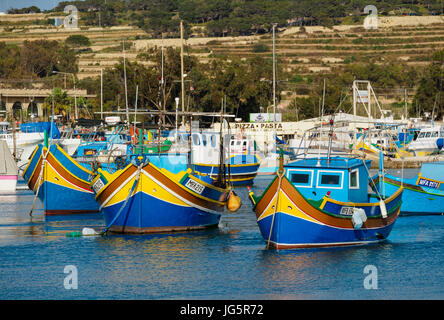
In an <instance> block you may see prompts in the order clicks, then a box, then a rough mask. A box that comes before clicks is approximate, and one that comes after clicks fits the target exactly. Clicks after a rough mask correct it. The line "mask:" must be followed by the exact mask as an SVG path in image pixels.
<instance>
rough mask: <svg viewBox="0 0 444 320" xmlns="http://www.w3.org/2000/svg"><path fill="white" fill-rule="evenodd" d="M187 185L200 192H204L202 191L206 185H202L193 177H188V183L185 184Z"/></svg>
mask: <svg viewBox="0 0 444 320" xmlns="http://www.w3.org/2000/svg"><path fill="white" fill-rule="evenodd" d="M185 187H187V188H188V189H190V190H193V191H194V192H196V193H198V194H202V191H204V189H205V187H204V186H203V185H201V184H200V183H199V182H196V181H194V180H192V179H188V181H187V183H186V184H185Z"/></svg>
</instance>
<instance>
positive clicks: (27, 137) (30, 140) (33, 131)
mask: <svg viewBox="0 0 444 320" xmlns="http://www.w3.org/2000/svg"><path fill="white" fill-rule="evenodd" d="M0 127H2V129H1V130H0V131H1V132H2V133H0V140H5V141H6V143H7V144H8V147H9V149H11V150H12V149H14V148H15V149H16V150H15V151H16V155H15V157H16V159H17V166H18V167H19V168H23V167H24V166H25V165H26V163H27V162H28V158H29V156H30V155H31V153H32V152H33V150H34V149H35V147H36V145H37V144H39V143H42V142H43V138H44V135H43V129H45V130H47V132H50V130H51V127H50V122H40V123H29V124H28V123H26V124H21V125H20V130H19V131H16V132H13V129H12V128H11V124H10V123H9V122H0ZM53 129H54V131H53V134H54V135H55V136H56V135H57V132H58V131H57V132H56V129H57V127H55V126H53ZM14 140H15V141H14Z"/></svg>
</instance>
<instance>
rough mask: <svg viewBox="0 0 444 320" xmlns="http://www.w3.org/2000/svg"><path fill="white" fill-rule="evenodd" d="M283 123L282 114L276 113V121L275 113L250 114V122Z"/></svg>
mask: <svg viewBox="0 0 444 320" xmlns="http://www.w3.org/2000/svg"><path fill="white" fill-rule="evenodd" d="M275 121H276V122H281V121H282V113H276V120H275V119H274V113H250V122H275Z"/></svg>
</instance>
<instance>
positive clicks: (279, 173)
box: [267, 171, 284, 249]
mask: <svg viewBox="0 0 444 320" xmlns="http://www.w3.org/2000/svg"><path fill="white" fill-rule="evenodd" d="M283 176H284V172H283V171H282V172H278V177H279V184H278V189H277V195H276V202H275V204H274V212H273V218H272V220H271V227H270V232H269V234H268V240H267V249H268V248H269V247H270V239H271V232H272V231H273V225H274V217H275V216H276V211H277V205H278V201H279V192H280V191H281V183H282V177H283Z"/></svg>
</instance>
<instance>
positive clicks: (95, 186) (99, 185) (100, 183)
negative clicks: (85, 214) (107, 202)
mask: <svg viewBox="0 0 444 320" xmlns="http://www.w3.org/2000/svg"><path fill="white" fill-rule="evenodd" d="M104 186H105V184H104V183H103V181H102V179H100V178H99V179H97V181H96V182H94V184H93V189H94V192H95V193H96V194H97V193H99V191H100V190H102V188H103V187H104Z"/></svg>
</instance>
